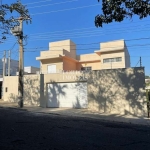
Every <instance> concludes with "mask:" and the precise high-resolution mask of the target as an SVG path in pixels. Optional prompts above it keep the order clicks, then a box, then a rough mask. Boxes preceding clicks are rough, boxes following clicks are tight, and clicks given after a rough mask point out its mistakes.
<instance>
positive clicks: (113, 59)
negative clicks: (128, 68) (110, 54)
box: [103, 57, 122, 63]
mask: <svg viewBox="0 0 150 150" xmlns="http://www.w3.org/2000/svg"><path fill="white" fill-rule="evenodd" d="M120 61H122V57H116V58H106V59H103V63H111V62H120Z"/></svg>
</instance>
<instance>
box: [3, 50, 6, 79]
mask: <svg viewBox="0 0 150 150" xmlns="http://www.w3.org/2000/svg"><path fill="white" fill-rule="evenodd" d="M5 64H6V51H5V50H4V56H3V80H4V76H5V73H6V68H5Z"/></svg>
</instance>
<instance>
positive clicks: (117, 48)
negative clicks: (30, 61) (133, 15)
mask: <svg viewBox="0 0 150 150" xmlns="http://www.w3.org/2000/svg"><path fill="white" fill-rule="evenodd" d="M147 45H148V46H150V44H141V45H130V46H128V47H137V46H138V47H143V46H147ZM128 47H127V48H128ZM109 48H113V49H115V48H116V50H119V49H124V47H123V46H120V47H119V46H118V47H116V46H113V47H105V48H101V49H100V50H98V51H99V52H101V50H105V49H106V50H107V49H108V50H109ZM27 49H29V48H25V52H26V51H27ZM30 49H31V48H30ZM33 49H34V48H33ZM35 49H36V50H34V51H35V52H37V48H35ZM92 49H97V48H96V47H90V48H84V49H83V48H82V49H79V48H78V49H71V50H75V51H78V50H80V51H81V50H92ZM135 50H137V49H135ZM28 51H29V50H28ZM31 51H33V50H31ZM31 51H29V52H31ZM45 51H46V50H45ZM49 51H62V49H55V50H52V49H50V50H49ZM95 51H96V50H95ZM103 52H104V51H103Z"/></svg>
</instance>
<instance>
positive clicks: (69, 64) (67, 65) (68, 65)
mask: <svg viewBox="0 0 150 150" xmlns="http://www.w3.org/2000/svg"><path fill="white" fill-rule="evenodd" d="M63 70H64V71H70V70H76V62H74V61H71V60H69V59H63Z"/></svg>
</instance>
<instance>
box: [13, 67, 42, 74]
mask: <svg viewBox="0 0 150 150" xmlns="http://www.w3.org/2000/svg"><path fill="white" fill-rule="evenodd" d="M39 72H40V68H37V67H33V66H27V67H24V74H39ZM16 75H18V72H16Z"/></svg>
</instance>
